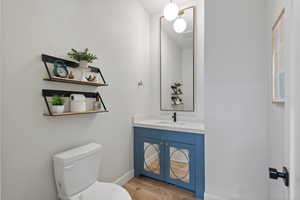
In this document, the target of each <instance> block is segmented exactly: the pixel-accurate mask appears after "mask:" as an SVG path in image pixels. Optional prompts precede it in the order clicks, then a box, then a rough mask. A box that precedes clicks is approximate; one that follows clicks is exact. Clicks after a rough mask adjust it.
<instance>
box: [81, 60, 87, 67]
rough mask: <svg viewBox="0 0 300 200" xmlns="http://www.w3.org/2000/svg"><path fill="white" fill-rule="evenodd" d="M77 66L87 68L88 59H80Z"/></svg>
mask: <svg viewBox="0 0 300 200" xmlns="http://www.w3.org/2000/svg"><path fill="white" fill-rule="evenodd" d="M79 67H82V68H88V67H89V63H88V61H86V60H81V61H80V62H79Z"/></svg>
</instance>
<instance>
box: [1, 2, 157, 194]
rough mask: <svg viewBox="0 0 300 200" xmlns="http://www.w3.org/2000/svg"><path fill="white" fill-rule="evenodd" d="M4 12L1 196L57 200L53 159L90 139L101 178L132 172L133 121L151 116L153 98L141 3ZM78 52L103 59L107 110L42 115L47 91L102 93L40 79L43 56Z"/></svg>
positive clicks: (45, 5)
mask: <svg viewBox="0 0 300 200" xmlns="http://www.w3.org/2000/svg"><path fill="white" fill-rule="evenodd" d="M3 11H4V13H3V17H4V19H3V22H4V24H3V25H4V48H5V54H4V58H5V59H4V67H5V73H4V76H5V80H4V81H5V83H6V84H5V87H4V111H3V116H4V125H5V126H4V143H3V165H2V166H3V169H2V172H3V199H4V200H20V199H30V200H41V199H43V200H54V199H56V190H55V185H54V179H53V169H52V159H51V156H52V155H53V154H55V153H58V152H61V151H64V150H66V149H69V148H72V147H76V146H78V145H83V144H86V143H88V142H97V143H100V144H103V145H104V152H103V153H104V155H103V156H104V157H103V162H102V167H101V173H100V175H99V178H100V180H102V181H109V182H113V181H115V180H116V179H117V178H119V177H121V176H123V175H124V174H125V175H128V176H130V175H132V174H131V173H130V170H132V169H133V158H132V157H133V144H132V141H133V137H132V126H131V117H132V116H133V115H134V114H135V113H145V112H149V110H150V109H149V108H150V101H151V96H150V76H149V74H150V73H151V72H150V68H149V65H148V63H149V60H148V58H149V57H148V56H149V50H148V49H149V16H148V14H147V13H146V12H145V10H144V9H143V8H142V7H141V5H140V4H139V3H138V2H137V1H136V0H127V1H123V0H110V1H107V0H87V1H82V0H65V1H60V0H51V1H50V0H27V1H19V0H3ZM72 47H73V48H79V49H82V48H85V47H89V48H90V49H91V50H92V51H93V52H94V53H95V54H97V56H98V57H99V60H98V61H96V62H95V65H96V66H101V67H102V69H103V74H104V76H105V78H106V80H107V82H108V83H109V87H107V88H101V89H100V92H101V94H102V95H103V98H104V101H105V103H106V105H107V107H108V109H109V111H110V112H109V113H104V114H97V115H86V116H68V117H58V118H50V117H44V116H43V115H42V113H43V111H44V110H45V104H44V102H43V100H42V97H41V89H43V88H46V89H47V88H48V89H62V90H64V89H65V90H81V91H95V90H96V89H95V88H93V87H85V86H76V85H67V84H62V83H48V82H45V81H43V80H42V78H43V77H44V76H45V75H46V73H45V69H44V67H43V63H42V62H41V58H40V54H41V53H48V54H51V55H56V56H64V55H66V53H67V51H68V50H69V49H70V48H72ZM139 80H143V83H144V86H142V87H138V85H137V83H138V81H139ZM128 172H129V173H128ZM126 173H127V174H126Z"/></svg>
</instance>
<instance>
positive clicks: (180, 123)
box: [157, 121, 185, 125]
mask: <svg viewBox="0 0 300 200" xmlns="http://www.w3.org/2000/svg"><path fill="white" fill-rule="evenodd" d="M157 123H158V124H162V125H163V124H165V125H185V123H184V122H173V121H159V122H157Z"/></svg>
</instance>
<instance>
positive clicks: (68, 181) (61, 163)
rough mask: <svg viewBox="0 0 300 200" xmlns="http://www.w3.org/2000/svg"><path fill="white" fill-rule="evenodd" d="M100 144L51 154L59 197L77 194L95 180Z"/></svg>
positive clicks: (63, 197) (99, 157) (99, 156)
mask: <svg viewBox="0 0 300 200" xmlns="http://www.w3.org/2000/svg"><path fill="white" fill-rule="evenodd" d="M101 149H102V146H101V145H99V144H95V143H91V144H88V145H85V146H81V147H78V148H75V149H71V150H68V151H65V152H62V153H59V154H56V155H54V156H53V161H54V175H55V182H56V187H57V190H58V195H59V197H60V198H62V199H65V198H67V197H70V196H73V195H75V194H78V193H79V192H81V191H83V190H84V189H86V188H88V187H89V186H91V185H92V184H93V183H95V182H96V181H97V176H98V168H99V164H100V160H101Z"/></svg>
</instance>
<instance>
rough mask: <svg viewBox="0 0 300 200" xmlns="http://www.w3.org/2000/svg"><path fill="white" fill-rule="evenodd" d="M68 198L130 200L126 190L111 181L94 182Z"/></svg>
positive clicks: (78, 199)
mask: <svg viewBox="0 0 300 200" xmlns="http://www.w3.org/2000/svg"><path fill="white" fill-rule="evenodd" d="M70 200H132V199H131V197H130V195H129V194H128V192H127V191H126V190H125V189H124V188H122V187H121V186H119V185H117V184H113V183H101V182H96V183H94V184H93V185H91V186H90V187H89V188H87V189H86V190H84V191H83V192H81V193H79V194H77V195H75V196H73V197H72V198H70Z"/></svg>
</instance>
